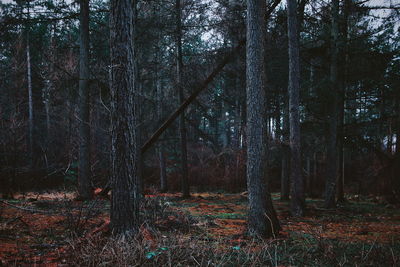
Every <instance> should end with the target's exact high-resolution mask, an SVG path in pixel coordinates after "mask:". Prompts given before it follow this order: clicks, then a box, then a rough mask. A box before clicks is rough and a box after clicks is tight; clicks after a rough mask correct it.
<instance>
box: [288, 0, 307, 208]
mask: <svg viewBox="0 0 400 267" xmlns="http://www.w3.org/2000/svg"><path fill="white" fill-rule="evenodd" d="M287 12H288V39H289V88H288V91H289V122H290V123H289V124H290V181H291V185H292V186H291V201H290V210H291V214H292V216H303V214H304V205H305V200H304V180H303V176H302V172H301V152H300V114H299V90H300V62H299V61H300V56H299V53H300V51H299V31H298V26H299V25H298V23H297V1H296V0H287Z"/></svg>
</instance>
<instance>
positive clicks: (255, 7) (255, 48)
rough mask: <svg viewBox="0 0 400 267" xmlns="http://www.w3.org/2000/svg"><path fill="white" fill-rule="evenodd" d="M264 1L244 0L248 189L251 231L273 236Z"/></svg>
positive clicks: (276, 225) (275, 228)
mask: <svg viewBox="0 0 400 267" xmlns="http://www.w3.org/2000/svg"><path fill="white" fill-rule="evenodd" d="M265 10H266V6H265V1H263V0H248V1H247V43H246V54H247V63H246V66H247V69H246V80H247V87H246V92H247V189H248V191H249V214H248V231H249V233H250V235H255V236H260V237H273V236H275V235H276V234H277V233H278V232H279V230H280V226H279V222H278V219H277V216H276V213H275V210H274V207H273V205H272V199H271V195H270V193H269V191H268V189H267V187H266V185H265V177H266V152H267V147H266V145H267V129H266V114H265V107H266V106H265V104H266V103H265V102H266V98H265V80H266V77H265V61H264V59H265V37H266V25H265Z"/></svg>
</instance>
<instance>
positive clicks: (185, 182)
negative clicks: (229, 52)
mask: <svg viewBox="0 0 400 267" xmlns="http://www.w3.org/2000/svg"><path fill="white" fill-rule="evenodd" d="M175 9H176V50H177V58H176V59H177V62H176V83H177V84H178V93H179V102H180V104H181V105H182V104H183V102H184V101H185V96H184V93H183V84H182V68H183V61H182V19H181V13H182V10H181V0H176V5H175ZM179 134H180V138H181V164H182V196H183V197H189V196H190V192H189V174H188V166H187V137H186V125H185V113H184V112H182V114H181V115H180V118H179Z"/></svg>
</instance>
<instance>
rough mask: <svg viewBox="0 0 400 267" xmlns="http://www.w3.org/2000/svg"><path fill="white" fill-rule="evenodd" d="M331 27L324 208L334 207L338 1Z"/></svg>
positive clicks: (336, 169)
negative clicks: (329, 97) (329, 102)
mask: <svg viewBox="0 0 400 267" xmlns="http://www.w3.org/2000/svg"><path fill="white" fill-rule="evenodd" d="M331 9H332V10H331V12H332V26H331V37H332V38H331V66H330V96H331V106H330V116H329V127H328V128H329V132H328V147H327V154H328V155H327V168H326V172H327V173H326V184H325V207H326V208H334V207H335V206H336V200H335V193H336V181H337V173H338V167H337V166H338V163H337V161H338V157H337V155H338V153H337V124H338V123H337V122H338V93H339V92H338V88H339V87H338V54H339V52H338V51H339V49H338V36H339V21H338V20H339V0H332V7H331Z"/></svg>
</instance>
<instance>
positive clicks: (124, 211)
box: [110, 0, 141, 234]
mask: <svg viewBox="0 0 400 267" xmlns="http://www.w3.org/2000/svg"><path fill="white" fill-rule="evenodd" d="M133 4H135V3H133V2H132V1H130V0H118V1H117V0H112V1H111V9H110V33H111V34H110V46H111V51H110V52H111V136H112V138H111V140H112V141H111V144H112V148H111V181H112V197H111V211H110V213H111V214H110V216H111V229H112V231H113V233H114V234H126V233H135V232H137V230H138V227H139V204H140V203H139V202H140V199H141V197H140V188H139V186H140V181H139V180H140V161H141V159H140V145H139V138H140V135H139V130H138V121H137V120H138V116H139V110H138V105H137V99H136V97H137V92H138V88H137V83H136V82H135V79H136V78H137V77H136V74H137V72H136V71H135V63H134V57H135V55H134V51H135V50H134V38H133V36H132V35H133V27H134V13H133V6H132V5H133Z"/></svg>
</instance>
